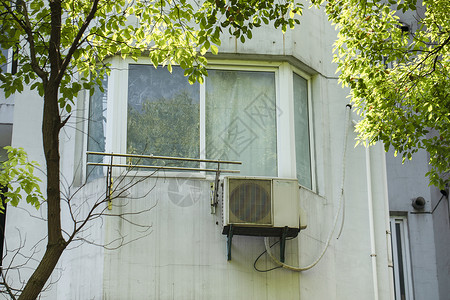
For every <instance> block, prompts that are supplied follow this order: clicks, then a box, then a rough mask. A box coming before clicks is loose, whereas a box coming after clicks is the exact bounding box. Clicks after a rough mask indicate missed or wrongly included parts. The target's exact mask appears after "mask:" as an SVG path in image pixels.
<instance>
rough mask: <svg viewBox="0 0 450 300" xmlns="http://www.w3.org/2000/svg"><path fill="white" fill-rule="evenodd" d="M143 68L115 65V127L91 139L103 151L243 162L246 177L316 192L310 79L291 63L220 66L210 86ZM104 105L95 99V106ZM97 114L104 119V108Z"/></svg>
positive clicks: (178, 73) (176, 70)
mask: <svg viewBox="0 0 450 300" xmlns="http://www.w3.org/2000/svg"><path fill="white" fill-rule="evenodd" d="M143 62H146V61H145V59H141V60H140V61H139V64H137V63H129V62H128V61H121V60H118V59H117V60H115V63H114V61H113V63H112V65H113V70H112V72H111V75H110V77H109V79H108V80H109V81H108V83H107V84H108V85H109V88H108V90H109V95H110V96H111V99H109V98H108V99H106V98H105V96H103V98H102V99H103V101H107V102H108V116H109V117H113V118H114V122H108V123H107V124H108V125H107V126H106V125H105V123H102V125H101V124H100V123H96V124H97V125H94V123H92V124H90V129H89V132H90V136H91V135H93V134H91V130H92V131H94V130H95V131H97V132H98V133H99V139H100V141H104V140H105V137H106V141H107V142H106V147H105V143H104V142H100V148H99V151H101V150H102V149H105V151H106V152H114V153H133V154H153V155H161V156H175V157H188V158H207V159H223V160H237V161H242V162H243V164H242V166H240V167H239V168H240V171H241V174H240V175H243V176H272V177H275V176H280V177H295V176H297V177H298V179H299V182H300V184H301V185H303V186H305V187H308V188H311V187H312V185H313V182H312V181H313V174H312V171H313V170H312V168H311V151H310V147H311V143H310V140H309V136H310V128H309V123H310V120H309V111H308V110H309V103H308V101H309V92H308V89H309V88H308V87H309V85H308V77H307V76H306V75H303V73H301V72H297V71H296V72H295V73H294V68H293V67H291V66H290V65H289V64H288V63H276V64H275V63H273V64H268V65H267V66H264V65H261V64H251V63H246V65H243V66H237V63H234V64H233V65H231V64H230V65H227V64H224V63H223V62H220V64H217V65H211V67H210V68H209V69H208V77H206V78H205V82H204V84H198V83H196V84H194V85H190V84H189V83H188V81H187V78H186V77H184V74H183V73H184V71H183V70H182V69H181V68H180V67H175V66H174V67H173V68H172V73H170V72H169V71H168V70H167V69H166V68H162V67H158V68H154V67H153V65H151V64H144V63H143ZM301 74H302V75H301ZM124 83H126V86H125V85H124ZM288 90H290V92H287V91H288ZM100 98H101V97H100ZM100 98H99V97H97V98H96V97H95V94H94V96H93V97H91V102H92V101H94V102H95V101H100V100H99V99H100ZM123 99H126V101H123ZM91 105H95V104H94V103H91ZM91 111H92V113H94V114H95V115H97V116H99V115H102V116H103V118H106V114H105V111H106V104H104V105H103V106H101V108H97V111H96V112H94V111H93V110H91ZM94 119H95V118H94ZM92 122H94V121H92ZM97 122H98V121H97ZM91 126H92V128H91ZM102 126H103V127H102ZM105 126H106V127H105ZM105 128H107V130H106V133H108V132H109V135H108V134H106V133H105V131H104V129H105ZM102 130H103V131H102ZM100 133H101V134H100ZM294 138H295V140H296V141H295V142H294V141H293V139H294ZM109 139H111V140H110V142H108V141H109ZM94 140H95V141H92V143H91V144H92V145H93V144H94V143H97V141H96V138H95V139H94ZM88 149H90V150H93V147H91V146H88ZM136 162H138V163H139V164H151V165H161V164H164V162H161V161H159V162H153V161H151V160H146V161H142V160H141V161H136ZM294 162H296V164H294ZM121 163H126V162H125V161H122V162H121ZM166 163H170V162H169V161H168V162H166ZM176 164H177V166H181V165H180V164H179V163H178V162H177V163H176ZM183 166H199V164H198V163H192V162H190V163H186V164H184V165H183ZM166 174H167V173H166Z"/></svg>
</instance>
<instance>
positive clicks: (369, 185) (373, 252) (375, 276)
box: [366, 143, 379, 300]
mask: <svg viewBox="0 0 450 300" xmlns="http://www.w3.org/2000/svg"><path fill="white" fill-rule="evenodd" d="M366 180H367V204H368V208H369V231H370V257H371V260H372V277H373V292H374V299H375V300H378V299H379V297H378V274H377V254H376V246H375V245H376V244H375V226H374V221H373V199H372V171H371V165H370V149H369V144H368V143H367V146H366Z"/></svg>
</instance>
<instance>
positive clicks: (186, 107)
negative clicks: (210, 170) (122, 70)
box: [127, 65, 200, 167]
mask: <svg viewBox="0 0 450 300" xmlns="http://www.w3.org/2000/svg"><path fill="white" fill-rule="evenodd" d="M199 95H200V92H199V84H198V83H196V84H194V85H190V84H189V82H188V80H187V78H186V77H185V76H184V71H183V69H181V68H180V67H173V69H172V73H170V72H169V71H168V70H167V69H164V68H160V67H158V69H155V68H154V67H153V66H152V65H130V67H129V72H128V122H127V152H128V153H131V154H154V155H161V156H174V157H187V158H198V157H199V148H200V131H199V128H200V125H199V122H200V119H199V115H200V111H199V98H200V96H199ZM133 163H134V164H146V165H174V166H189V167H196V166H198V165H199V164H198V163H197V162H193V163H192V162H191V163H183V162H180V161H170V160H168V161H165V162H164V161H152V160H135V161H133Z"/></svg>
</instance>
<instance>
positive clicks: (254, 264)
mask: <svg viewBox="0 0 450 300" xmlns="http://www.w3.org/2000/svg"><path fill="white" fill-rule="evenodd" d="M292 239H293V238H287V239H286V241H289V240H292ZM279 242H280V241H279V240H278V241H276V242H275V243H273V244H272V245H270V248H272V247H273V246H275V245H276V244H278V243H279ZM266 252H267V250H264V251H263V252H262V253H261V254H260V255H259V256H258V257H257V258H256V259H255V262H254V263H253V268H254V269H255V270H256V271H258V272H261V273H264V272H269V271H273V270H276V269H280V268H282V266H276V267H273V268H270V269H266V270H261V269H258V268H257V267H256V264H257V263H258V260H259V259H260V258H261V257H262V256H263V255H264V254H265V253H266Z"/></svg>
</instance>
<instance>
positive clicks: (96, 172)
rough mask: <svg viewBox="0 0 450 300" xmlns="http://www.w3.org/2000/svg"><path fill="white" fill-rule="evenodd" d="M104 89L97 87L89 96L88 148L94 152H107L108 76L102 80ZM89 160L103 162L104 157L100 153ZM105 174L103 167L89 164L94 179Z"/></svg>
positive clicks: (88, 169) (91, 156)
mask: <svg viewBox="0 0 450 300" xmlns="http://www.w3.org/2000/svg"><path fill="white" fill-rule="evenodd" d="M102 85H103V86H102V87H103V91H102V90H101V89H100V88H98V87H96V89H95V90H94V93H93V94H92V95H91V97H90V98H89V115H88V128H89V129H88V133H89V134H88V137H87V150H88V151H94V152H105V144H106V121H107V115H106V112H107V110H106V107H107V99H108V97H107V95H108V78H107V77H105V78H104V79H103V80H102ZM87 159H88V162H94V163H101V162H103V157H102V156H100V155H89V156H88V158H87ZM101 176H103V167H99V166H88V168H87V177H88V179H90V180H92V179H95V178H98V177H101Z"/></svg>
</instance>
